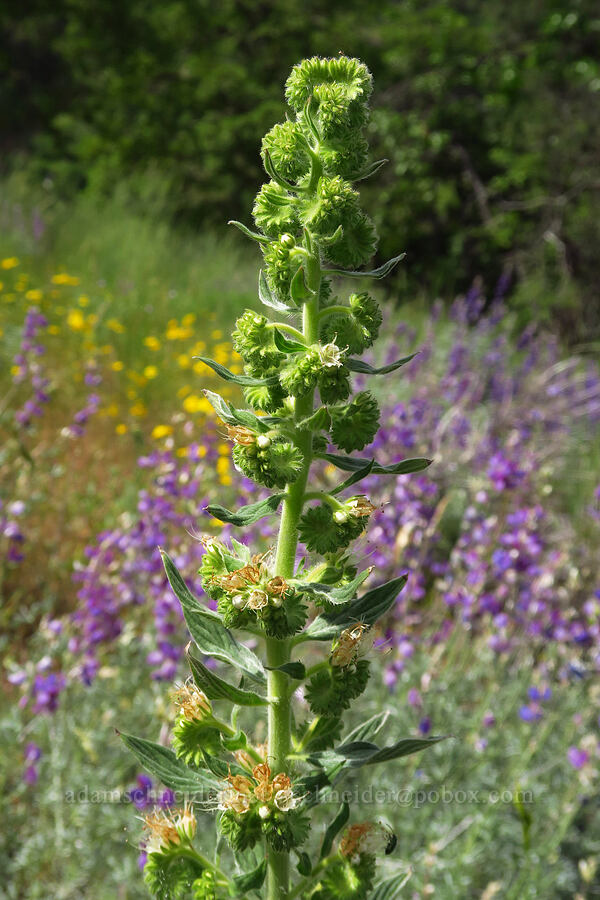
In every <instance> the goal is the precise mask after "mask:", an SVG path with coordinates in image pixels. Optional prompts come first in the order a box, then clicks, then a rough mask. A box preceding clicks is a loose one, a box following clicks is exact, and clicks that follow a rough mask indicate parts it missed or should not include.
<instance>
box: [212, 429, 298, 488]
mask: <svg viewBox="0 0 600 900" xmlns="http://www.w3.org/2000/svg"><path fill="white" fill-rule="evenodd" d="M229 436H230V438H231V439H232V440H233V441H234V447H233V461H234V464H235V466H236V468H237V469H239V471H240V472H242V473H243V474H244V475H245V476H246V477H247V478H251V479H252V480H253V481H256V482H258V484H264V485H265V487H285V486H286V484H291V483H293V482H294V481H295V480H296V478H297V477H298V475H299V473H300V471H301V470H302V465H303V463H304V456H303V454H302V453H301V451H300V450H299V449H298V447H297V446H296V445H295V444H293V443H292V442H291V441H289V440H287V438H286V437H284V436H283V435H282V434H279V433H278V432H277V431H273V432H266V433H265V432H257V431H253V430H252V429H251V428H246V427H244V426H237V427H232V428H229Z"/></svg>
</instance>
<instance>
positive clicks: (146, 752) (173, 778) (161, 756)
mask: <svg viewBox="0 0 600 900" xmlns="http://www.w3.org/2000/svg"><path fill="white" fill-rule="evenodd" d="M118 734H119V735H120V737H121V738H122V739H123V741H124V742H125V744H126V745H127V746H128V747H129V749H130V750H131V752H132V753H133V754H134V755H135V756H136V757H137V759H138V760H139V762H140V763H141V765H142V766H143V767H144V769H146V770H147V771H148V772H150V773H151V774H152V775H154V777H155V778H158V779H159V780H160V781H162V783H163V784H165V785H166V786H167V787H168V788H171V790H173V791H182V792H183V793H186V794H202V793H204V792H206V791H208V790H211V791H212V790H218V789H219V787H220V785H219V783H218V781H216V779H214V778H211V776H210V775H207V774H206V772H198V771H195V770H193V769H189V768H188V767H187V766H186V764H185V763H184V762H183V761H182V760H180V759H177V757H176V756H175V754H174V753H173V751H172V750H170V749H169V748H168V747H163V746H162V744H155V743H154V742H153V741H146V740H144V738H138V737H134V736H133V735H132V734H123V733H122V732H118Z"/></svg>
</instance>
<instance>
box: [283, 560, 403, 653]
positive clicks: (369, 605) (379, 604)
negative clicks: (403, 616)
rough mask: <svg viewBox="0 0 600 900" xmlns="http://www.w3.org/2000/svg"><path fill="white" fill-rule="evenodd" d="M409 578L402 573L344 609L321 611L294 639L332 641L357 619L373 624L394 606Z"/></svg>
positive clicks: (301, 640)
mask: <svg viewBox="0 0 600 900" xmlns="http://www.w3.org/2000/svg"><path fill="white" fill-rule="evenodd" d="M407 580H408V576H407V575H400V576H399V577H398V578H393V579H392V581H388V582H386V584H381V585H379V587H376V588H373V589H372V590H370V591H367V592H366V594H363V595H362V597H359V598H358V599H357V600H352V601H350V602H349V603H347V604H346V605H345V606H344V607H343V608H342V609H341V610H339V609H337V608H336V609H334V610H332V611H330V612H325V613H322V614H321V615H320V616H317V618H316V619H313V621H312V622H311V623H310V625H309V626H308V627H307V628H305V629H304V631H303V632H301V633H300V634H299V635H297V636H296V637H295V638H293V639H292V642H293V643H294V644H301V643H303V642H304V641H331V640H333V639H334V638H335V637H337V635H338V634H339V633H340V631H342V630H343V629H344V628H348V627H349V626H351V625H354V624H356V622H362V623H363V624H364V625H374V624H375V622H376V621H377V619H380V618H381V616H383V615H385V614H386V612H388V610H390V609H391V608H392V606H393V605H394V603H395V601H396V597H397V596H398V594H399V593H400V591H401V590H402V588H403V587H404V585H405V584H406V582H407Z"/></svg>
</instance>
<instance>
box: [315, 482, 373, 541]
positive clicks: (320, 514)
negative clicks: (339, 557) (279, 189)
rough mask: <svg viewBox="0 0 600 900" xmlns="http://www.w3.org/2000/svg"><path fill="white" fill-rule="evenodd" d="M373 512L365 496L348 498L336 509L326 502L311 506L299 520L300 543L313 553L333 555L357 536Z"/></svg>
mask: <svg viewBox="0 0 600 900" xmlns="http://www.w3.org/2000/svg"><path fill="white" fill-rule="evenodd" d="M372 511H373V506H372V504H371V503H370V502H369V501H368V500H367V498H366V497H364V496H359V497H350V499H349V500H346V501H345V502H344V503H337V504H336V507H335V508H334V507H333V506H331V505H329V504H328V503H320V504H319V505H318V506H311V507H309V508H308V509H307V510H306V511H305V512H304V513H303V514H302V516H301V517H300V523H299V526H298V530H299V532H300V540H301V541H302V542H303V543H304V544H306V546H307V548H308V549H309V550H312V551H314V552H315V553H320V554H326V553H335V551H336V550H340V549H342V548H343V547H347V546H348V544H350V543H351V542H352V541H354V540H356V538H358V537H360V535H361V534H362V533H363V531H364V530H365V528H366V526H367V523H368V521H369V516H370V514H371V512H372Z"/></svg>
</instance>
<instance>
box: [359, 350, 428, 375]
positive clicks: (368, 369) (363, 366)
mask: <svg viewBox="0 0 600 900" xmlns="http://www.w3.org/2000/svg"><path fill="white" fill-rule="evenodd" d="M416 355H417V354H416V353H411V354H410V356H403V357H402V359H397V360H396V362H393V363H389V364H388V365H387V366H379V368H373V366H370V365H369V363H366V362H364V360H362V359H347V360H346V365H347V366H348V368H349V369H350V371H351V372H362V373H363V374H364V375H387V374H388V373H389V372H395V371H396V369H399V368H400V366H405V365H406V363H409V362H410V361H411V359H414V358H415V356H416Z"/></svg>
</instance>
